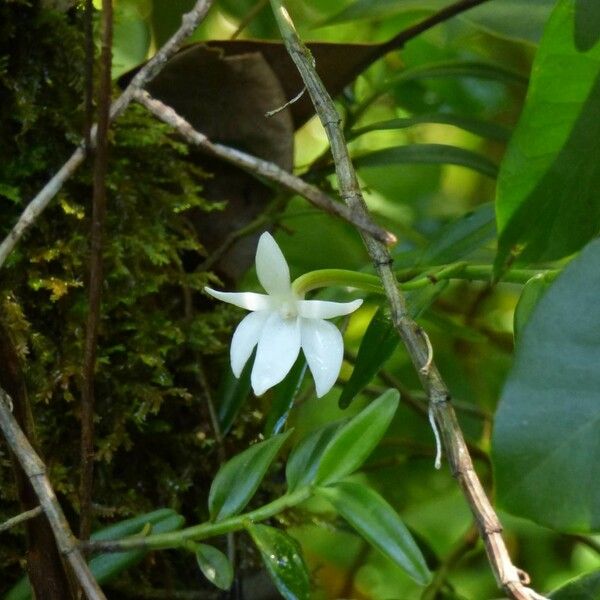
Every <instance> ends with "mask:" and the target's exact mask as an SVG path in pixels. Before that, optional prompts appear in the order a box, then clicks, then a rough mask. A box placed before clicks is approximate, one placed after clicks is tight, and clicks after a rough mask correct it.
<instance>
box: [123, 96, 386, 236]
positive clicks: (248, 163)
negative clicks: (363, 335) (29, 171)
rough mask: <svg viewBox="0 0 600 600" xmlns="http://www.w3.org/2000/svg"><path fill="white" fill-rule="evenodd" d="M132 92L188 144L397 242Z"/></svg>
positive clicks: (279, 170) (307, 187) (362, 218)
mask: <svg viewBox="0 0 600 600" xmlns="http://www.w3.org/2000/svg"><path fill="white" fill-rule="evenodd" d="M134 95H135V99H136V100H137V101H138V102H139V103H140V104H142V105H143V106H144V107H145V108H146V109H147V110H148V111H150V112H151V113H152V114H153V115H155V116H156V117H157V118H158V119H160V120H161V121H164V122H165V123H168V124H169V125H171V127H173V128H174V129H176V130H177V132H178V133H179V134H180V135H181V136H182V137H183V138H184V139H186V140H187V141H188V142H189V143H190V144H193V145H195V146H198V147H199V148H201V149H202V150H203V151H204V152H206V153H207V154H210V155H211V156H216V157H218V158H221V159H222V160H225V161H227V162H229V163H231V164H233V165H236V166H238V167H240V168H242V169H244V170H246V171H249V172H250V173H252V174H254V175H258V176H260V177H264V178H265V179H268V180H269V181H272V182H273V183H276V184H278V185H280V186H281V187H283V188H285V189H287V190H289V191H291V192H294V193H296V194H300V195H301V196H303V197H304V198H306V199H307V200H308V201H309V202H311V204H313V205H314V206H317V207H318V208H320V209H321V210H324V211H325V212H328V213H330V214H332V215H335V216H337V217H340V218H342V219H344V220H345V221H348V222H349V223H352V224H353V225H354V226H355V227H358V228H359V229H360V230H361V231H365V232H368V233H369V235H372V236H373V237H374V238H375V239H377V240H379V241H381V242H383V243H385V244H393V243H395V242H396V237H395V236H394V235H393V234H391V233H390V232H388V231H385V230H383V229H381V228H380V227H378V226H377V225H375V224H374V223H373V221H372V220H371V218H370V217H369V216H365V215H361V214H359V213H356V212H354V211H353V210H352V209H350V208H348V207H346V206H344V205H343V204H341V203H339V202H336V201H335V200H333V199H332V198H331V197H330V196H328V195H327V194H325V192H322V191H321V190H320V189H319V188H317V187H315V186H313V185H311V184H309V183H306V181H304V180H303V179H300V178H299V177H296V176H294V175H292V174H291V173H288V172H287V171H285V170H284V169H282V168H281V167H278V166H277V165H276V164H274V163H272V162H268V161H266V160H262V159H260V158H257V157H255V156H252V155H251V154H246V153H245V152H242V151H241V150H237V149H236V148H230V147H228V146H224V145H222V144H216V143H213V142H211V141H210V140H209V139H208V138H207V137H206V136H205V135H204V134H203V133H200V132H199V131H197V130H195V129H194V128H193V127H192V126H191V125H190V123H188V121H186V120H185V119H184V118H183V117H182V116H181V115H179V114H178V113H177V112H175V110H173V109H172V108H171V107H170V106H167V105H166V104H165V103H164V102H161V101H160V100H157V99H156V98H153V97H152V96H151V95H150V94H149V93H148V92H146V91H144V90H138V91H136V92H135V94H134Z"/></svg>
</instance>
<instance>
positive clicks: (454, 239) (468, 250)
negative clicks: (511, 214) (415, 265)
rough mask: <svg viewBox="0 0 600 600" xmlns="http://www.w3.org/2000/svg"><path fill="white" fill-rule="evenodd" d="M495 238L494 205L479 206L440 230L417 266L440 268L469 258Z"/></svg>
mask: <svg viewBox="0 0 600 600" xmlns="http://www.w3.org/2000/svg"><path fill="white" fill-rule="evenodd" d="M495 236H496V219H495V213H494V205H493V204H492V203H486V204H482V205H481V206H478V207H477V208H476V209H475V210H474V211H472V212H470V213H467V214H466V215H464V216H462V217H461V218H460V219H457V220H456V221H453V222H452V223H449V224H448V225H446V226H445V227H443V228H442V229H441V231H440V232H439V234H438V235H436V236H435V238H433V239H432V240H431V243H430V244H429V246H428V247H427V248H426V249H425V250H424V252H423V255H422V256H421V259H420V260H419V264H421V265H442V264H448V263H453V262H455V261H457V260H463V259H465V258H467V257H469V256H470V255H471V254H472V253H473V252H475V251H476V250H479V249H480V248H481V247H482V246H484V245H485V244H487V243H488V242H491V241H492V240H493V239H494V238H495Z"/></svg>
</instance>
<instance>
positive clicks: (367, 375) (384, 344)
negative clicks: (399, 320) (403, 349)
mask: <svg viewBox="0 0 600 600" xmlns="http://www.w3.org/2000/svg"><path fill="white" fill-rule="evenodd" d="M399 342H400V338H399V337H398V333H397V332H396V329H395V328H394V325H393V324H392V322H391V321H390V320H389V318H388V317H386V315H385V311H384V310H383V309H382V308H378V309H377V312H376V313H375V315H374V316H373V318H372V319H371V322H370V323H369V326H368V327H367V329H366V331H365V333H364V335H363V338H362V340H361V342H360V347H359V349H358V354H357V355H356V363H355V365H354V369H353V370H352V375H351V376H350V379H349V380H348V381H347V383H346V385H345V386H344V389H343V390H342V393H341V395H340V399H339V400H338V404H339V407H340V408H347V407H348V406H349V405H350V403H351V402H352V400H353V399H354V398H355V397H356V396H357V395H358V394H359V393H360V392H361V391H362V390H363V388H364V387H365V386H366V385H367V384H368V383H369V382H370V381H371V380H372V379H373V377H375V375H376V374H377V373H378V371H379V369H381V367H382V366H383V364H384V363H385V362H386V361H387V359H388V358H389V357H390V356H391V355H392V353H393V352H394V350H395V349H396V347H397V346H398V343H399Z"/></svg>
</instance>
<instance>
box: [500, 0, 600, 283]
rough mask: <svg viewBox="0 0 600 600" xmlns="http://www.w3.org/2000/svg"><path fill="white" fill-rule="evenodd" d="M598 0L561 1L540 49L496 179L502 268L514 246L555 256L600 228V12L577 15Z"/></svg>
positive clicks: (541, 256)
mask: <svg viewBox="0 0 600 600" xmlns="http://www.w3.org/2000/svg"><path fill="white" fill-rule="evenodd" d="M594 3H595V4H597V2H596V0H581V1H580V0H560V2H559V3H558V5H557V7H556V9H555V11H554V12H553V13H552V16H551V18H550V20H549V22H548V26H547V28H546V30H545V33H544V37H543V39H542V42H541V44H540V48H539V50H538V52H537V55H536V59H535V63H534V66H533V72H532V78H531V84H530V87H529V92H528V95H527V100H526V102H525V108H524V110H523V113H522V115H521V118H520V120H519V123H518V125H517V127H516V129H515V132H514V134H513V137H512V139H511V141H510V144H509V146H508V150H507V152H506V155H505V157H504V160H503V161H502V165H501V169H500V175H499V179H498V193H497V200H496V217H497V221H498V233H499V248H498V256H497V260H496V267H497V269H498V271H500V270H501V269H502V267H503V265H504V263H505V261H506V259H507V257H508V256H509V255H510V253H511V252H512V251H513V250H517V251H518V250H522V252H521V256H520V260H521V261H523V262H527V261H528V262H531V261H547V260H554V259H558V258H562V257H564V256H568V255H569V254H571V253H573V252H575V251H577V250H579V249H580V248H581V247H582V246H584V245H585V244H586V243H587V242H588V241H589V240H590V239H592V238H593V237H595V236H596V235H597V234H598V231H599V229H600V202H598V198H597V190H598V188H599V187H600V162H599V161H598V151H599V149H600V141H599V140H600V118H598V106H599V105H600V42H599V41H598V32H600V11H597V10H596V12H595V13H593V11H590V18H589V19H587V20H586V19H583V18H582V19H578V16H577V15H578V13H579V11H582V10H584V9H585V7H586V6H588V7H589V6H592V4H594Z"/></svg>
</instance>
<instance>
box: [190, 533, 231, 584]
mask: <svg viewBox="0 0 600 600" xmlns="http://www.w3.org/2000/svg"><path fill="white" fill-rule="evenodd" d="M196 561H197V562H198V566H199V567H200V570H201V571H202V573H203V574H204V577H206V579H208V580H209V581H210V582H211V583H212V584H213V585H215V586H217V587H218V588H219V589H220V590H228V589H229V588H230V587H231V584H232V583H233V567H232V566H231V563H230V562H229V559H228V558H227V557H226V556H225V555H224V554H223V553H222V552H221V551H220V550H218V549H217V548H215V547H214V546H209V545H207V544H197V545H196Z"/></svg>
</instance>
